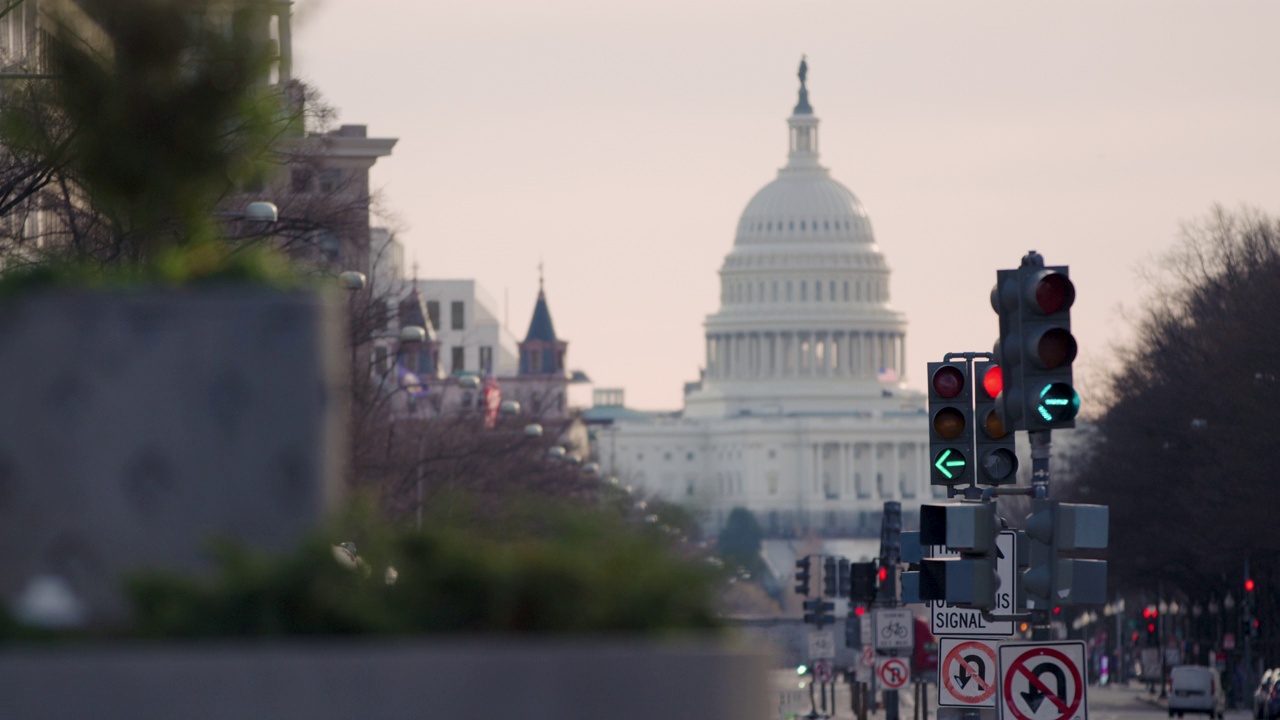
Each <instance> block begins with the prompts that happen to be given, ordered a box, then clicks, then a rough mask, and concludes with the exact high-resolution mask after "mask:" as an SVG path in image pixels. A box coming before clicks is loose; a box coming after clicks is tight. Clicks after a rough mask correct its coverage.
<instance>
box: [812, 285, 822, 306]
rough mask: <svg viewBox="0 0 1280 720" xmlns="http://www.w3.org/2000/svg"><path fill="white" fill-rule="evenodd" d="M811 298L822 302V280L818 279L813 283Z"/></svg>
mask: <svg viewBox="0 0 1280 720" xmlns="http://www.w3.org/2000/svg"><path fill="white" fill-rule="evenodd" d="M813 299H814V300H816V301H817V302H822V281H821V280H819V281H817V282H815V283H814V284H813Z"/></svg>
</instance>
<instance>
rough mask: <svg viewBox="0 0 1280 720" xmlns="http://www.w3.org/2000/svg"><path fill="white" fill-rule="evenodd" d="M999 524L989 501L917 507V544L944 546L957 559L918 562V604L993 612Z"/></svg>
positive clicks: (935, 559) (996, 583) (996, 586)
mask: <svg viewBox="0 0 1280 720" xmlns="http://www.w3.org/2000/svg"><path fill="white" fill-rule="evenodd" d="M1000 530H1001V522H1000V520H999V518H997V517H996V506H995V503H993V502H983V503H946V504H941V505H921V506H920V543H921V544H922V545H945V546H946V547H947V549H948V550H951V551H953V552H958V553H960V556H959V557H944V558H925V559H923V560H921V562H920V574H919V576H918V582H919V585H918V587H919V596H920V599H921V600H945V601H947V603H948V604H950V605H957V606H960V607H969V608H980V609H986V610H991V609H993V608H995V607H996V590H998V589H999V588H1000V575H999V574H998V572H997V568H996V561H997V559H998V552H997V549H996V536H997V535H999V534H1000Z"/></svg>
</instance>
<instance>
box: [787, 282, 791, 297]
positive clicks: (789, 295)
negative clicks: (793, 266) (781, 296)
mask: <svg viewBox="0 0 1280 720" xmlns="http://www.w3.org/2000/svg"><path fill="white" fill-rule="evenodd" d="M787 302H791V281H790V280H788V281H787Z"/></svg>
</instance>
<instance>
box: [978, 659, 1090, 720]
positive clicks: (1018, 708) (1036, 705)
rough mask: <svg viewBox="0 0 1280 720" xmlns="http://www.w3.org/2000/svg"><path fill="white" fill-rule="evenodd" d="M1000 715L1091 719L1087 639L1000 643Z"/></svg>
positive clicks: (1026, 719)
mask: <svg viewBox="0 0 1280 720" xmlns="http://www.w3.org/2000/svg"><path fill="white" fill-rule="evenodd" d="M1000 681H1001V682H1000V684H1001V691H1000V717H1001V718H1003V719H1004V720H1088V717H1089V712H1088V707H1089V704H1088V703H1087V702H1085V690H1086V688H1085V684H1084V643H1082V642H1057V643H1036V644H1007V645H1001V646H1000Z"/></svg>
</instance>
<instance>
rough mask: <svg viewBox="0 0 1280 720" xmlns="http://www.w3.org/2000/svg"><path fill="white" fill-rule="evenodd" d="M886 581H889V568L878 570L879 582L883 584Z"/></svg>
mask: <svg viewBox="0 0 1280 720" xmlns="http://www.w3.org/2000/svg"><path fill="white" fill-rule="evenodd" d="M888 579H889V568H884V567H882V568H880V582H884V581H885V580H888Z"/></svg>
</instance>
